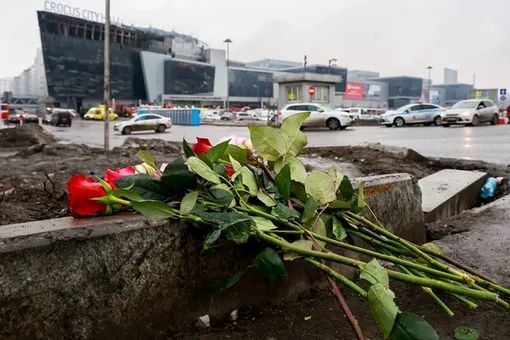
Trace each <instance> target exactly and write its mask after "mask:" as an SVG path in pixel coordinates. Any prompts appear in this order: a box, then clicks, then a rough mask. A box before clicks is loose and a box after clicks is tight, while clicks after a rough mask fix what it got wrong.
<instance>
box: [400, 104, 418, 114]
mask: <svg viewBox="0 0 510 340" xmlns="http://www.w3.org/2000/svg"><path fill="white" fill-rule="evenodd" d="M415 105H416V104H408V105H404V106H402V107H399V108H398V109H397V110H396V111H397V112H404V111H405V110H410V109H411V108H412V107H413V106H415Z"/></svg>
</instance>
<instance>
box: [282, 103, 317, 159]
mask: <svg viewBox="0 0 510 340" xmlns="http://www.w3.org/2000/svg"><path fill="white" fill-rule="evenodd" d="M309 116H310V112H301V113H296V114H293V115H291V116H288V117H287V118H285V119H284V120H283V123H282V126H281V128H280V132H281V133H282V135H283V138H284V139H285V142H286V144H287V152H286V153H288V154H289V155H292V156H297V155H299V154H300V153H301V151H302V150H303V148H304V147H305V146H306V144H308V137H306V135H305V134H304V133H303V132H301V130H300V128H301V125H303V122H304V121H305V119H306V118H308V117H309Z"/></svg>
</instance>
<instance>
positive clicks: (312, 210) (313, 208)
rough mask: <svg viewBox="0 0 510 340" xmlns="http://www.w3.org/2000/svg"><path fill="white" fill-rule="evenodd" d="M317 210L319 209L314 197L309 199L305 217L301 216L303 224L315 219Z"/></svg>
mask: <svg viewBox="0 0 510 340" xmlns="http://www.w3.org/2000/svg"><path fill="white" fill-rule="evenodd" d="M317 209H319V206H318V205H317V202H315V200H314V199H313V197H308V199H307V200H306V204H305V210H304V211H303V216H301V222H308V221H309V220H311V219H312V218H313V217H315V215H316V214H317Z"/></svg>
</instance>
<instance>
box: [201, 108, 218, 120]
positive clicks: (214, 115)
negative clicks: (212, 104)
mask: <svg viewBox="0 0 510 340" xmlns="http://www.w3.org/2000/svg"><path fill="white" fill-rule="evenodd" d="M201 115H202V119H203V120H221V112H220V111H218V110H208V111H202V113H201Z"/></svg>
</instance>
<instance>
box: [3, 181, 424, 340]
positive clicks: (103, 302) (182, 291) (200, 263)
mask: <svg viewBox="0 0 510 340" xmlns="http://www.w3.org/2000/svg"><path fill="white" fill-rule="evenodd" d="M363 180H364V181H365V182H366V188H365V196H366V200H367V202H368V203H369V204H370V205H371V207H372V209H373V210H374V212H375V214H376V215H377V216H378V218H379V220H380V221H381V222H382V223H383V224H385V226H387V227H388V228H389V229H390V230H393V231H395V232H396V233H397V234H398V235H400V236H403V237H410V238H411V240H412V241H415V242H417V241H419V240H421V239H424V237H425V236H424V235H425V231H424V228H423V216H422V214H421V197H420V191H419V188H418V186H417V184H416V181H415V180H414V179H413V178H412V177H411V176H409V175H405V174H403V175H402V174H401V175H392V176H376V177H372V178H366V179H363ZM418 211H419V212H420V213H419V214H418V213H417V212H418ZM367 216H368V215H367ZM400 217H401V220H400ZM420 217H421V220H420ZM411 227H413V228H415V229H416V230H411V229H410V228H411ZM399 228H402V230H400V229H399ZM202 240H203V233H202V232H201V231H199V230H198V228H196V227H194V226H191V225H187V224H186V223H184V222H182V221H168V220H164V221H158V222H151V221H147V220H146V219H144V218H143V217H141V216H139V215H136V214H121V215H115V216H109V217H101V218H91V219H77V220H75V219H72V218H62V219H55V220H46V221H38V222H32V223H25V224H19V225H10V226H3V227H1V228H0V338H2V339H25V338H30V339H48V338H51V339H97V338H107V339H115V338H125V339H135V338H136V339H140V338H143V339H167V338H168V335H169V334H173V333H175V332H179V331H182V330H186V329H189V328H190V327H193V325H194V323H195V322H196V320H197V318H198V317H199V316H202V315H205V314H209V316H210V317H211V323H212V324H213V325H214V324H215V323H216V324H217V323H218V322H219V321H220V320H221V321H225V320H226V319H228V315H229V314H230V313H231V312H232V310H236V309H239V308H240V307H241V306H243V305H253V306H257V305H260V304H261V303H264V302H265V303H276V302H282V301H292V300H295V299H297V298H298V297H302V296H307V295H308V294H310V292H311V291H312V290H316V289H321V288H324V287H326V284H327V283H326V281H325V280H324V276H323V275H322V273H321V272H319V271H317V270H316V269H314V268H313V267H311V266H309V265H307V264H306V263H304V262H303V261H301V260H296V261H293V262H286V263H285V267H286V270H287V272H288V274H289V277H287V278H284V279H281V280H276V281H270V280H267V279H266V278H265V277H263V275H262V274H260V273H259V272H258V271H257V270H256V269H253V268H251V269H249V270H248V271H247V272H246V275H245V277H244V278H243V279H242V280H241V281H240V282H239V283H238V284H237V285H236V286H234V287H233V288H231V289H230V290H227V291H226V292H223V293H219V294H216V287H217V286H218V285H219V284H220V283H221V282H222V281H223V280H224V279H226V278H228V277H230V276H232V275H234V274H235V273H238V272H239V271H244V270H246V269H247V268H248V266H250V265H251V261H252V259H253V257H254V256H255V255H256V254H257V253H258V252H260V250H261V249H263V247H264V245H263V244H261V243H260V242H258V241H256V240H252V241H250V242H249V243H248V244H246V245H245V246H243V247H239V246H236V245H234V244H232V243H230V242H223V243H222V244H221V247H219V248H217V249H216V252H215V253H213V254H212V255H210V256H206V257H204V256H201V252H202ZM344 254H347V253H345V252H344ZM349 255H351V254H350V253H349ZM358 258H361V257H358ZM342 268H343V267H342ZM342 273H344V274H345V275H346V276H348V277H350V278H354V277H355V276H357V273H356V271H355V270H354V269H352V268H349V269H348V270H347V269H343V270H342Z"/></svg>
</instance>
